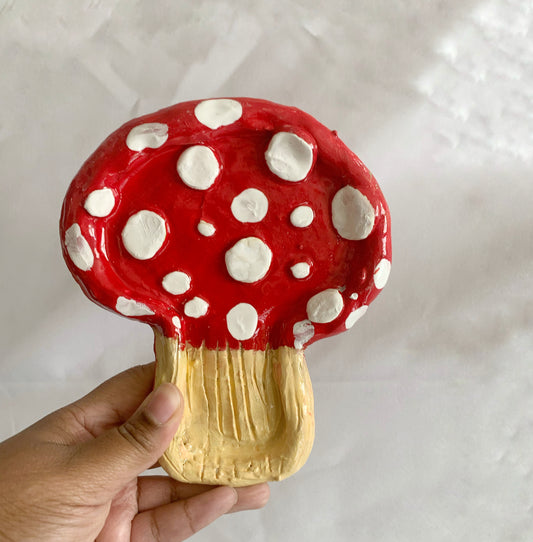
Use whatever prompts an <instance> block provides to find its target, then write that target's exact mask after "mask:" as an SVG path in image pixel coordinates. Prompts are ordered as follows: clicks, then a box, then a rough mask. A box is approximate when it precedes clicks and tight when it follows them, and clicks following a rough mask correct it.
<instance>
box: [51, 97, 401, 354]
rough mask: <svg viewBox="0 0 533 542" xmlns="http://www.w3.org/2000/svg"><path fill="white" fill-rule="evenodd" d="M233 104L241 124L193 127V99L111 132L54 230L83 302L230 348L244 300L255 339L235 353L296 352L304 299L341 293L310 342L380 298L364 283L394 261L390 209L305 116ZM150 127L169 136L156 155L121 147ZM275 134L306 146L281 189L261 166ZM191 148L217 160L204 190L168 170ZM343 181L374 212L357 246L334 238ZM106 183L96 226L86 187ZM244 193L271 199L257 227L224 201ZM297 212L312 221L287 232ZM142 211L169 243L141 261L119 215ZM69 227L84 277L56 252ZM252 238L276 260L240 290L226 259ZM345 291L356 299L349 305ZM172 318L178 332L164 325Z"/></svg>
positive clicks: (268, 105) (353, 162) (347, 154)
mask: <svg viewBox="0 0 533 542" xmlns="http://www.w3.org/2000/svg"><path fill="white" fill-rule="evenodd" d="M235 99H236V100H237V101H238V102H240V103H241V105H242V108H243V114H242V117H241V118H240V119H239V120H238V121H236V122H234V123H233V124H231V125H229V126H223V127H220V128H217V129H215V130H213V129H210V128H208V127H206V126H204V125H203V124H201V123H200V122H199V121H198V120H197V119H196V117H195V114H194V108H195V106H196V105H197V104H198V103H199V102H198V101H193V102H186V103H181V104H178V105H175V106H172V107H169V108H167V109H163V110H161V111H158V112H156V113H152V114H150V115H146V116H144V117H141V118H138V119H135V120H132V121H130V122H128V123H127V124H125V125H124V126H122V127H121V128H119V129H118V130H117V131H116V132H114V133H113V134H111V135H110V136H109V137H108V138H107V139H106V140H105V141H104V142H103V143H102V145H100V147H99V148H98V149H97V150H96V151H95V153H94V154H93V155H92V156H91V157H90V158H89V159H88V160H87V161H86V162H85V164H84V165H83V166H82V168H81V170H80V171H79V173H78V174H77V175H76V177H75V178H74V180H73V181H72V184H71V185H70V188H69V189H68V192H67V194H66V197H65V201H64V204H63V209H62V215H61V226H60V229H61V240H62V244H63V253H64V257H65V261H66V263H67V265H68V267H69V269H70V271H71V273H72V274H73V276H74V278H75V279H76V281H77V282H78V283H79V284H80V286H81V288H82V289H83V291H84V292H85V294H86V295H87V296H88V297H89V298H90V299H92V300H93V301H95V302H96V303H98V304H100V305H102V306H103V307H105V308H108V309H110V310H113V311H115V305H116V302H117V298H118V297H119V296H124V297H126V298H129V299H134V300H136V301H138V302H141V303H143V304H145V305H146V306H147V307H149V308H150V309H151V310H152V311H153V312H154V315H149V316H139V317H135V319H137V320H141V321H143V322H146V323H149V324H151V325H152V326H156V327H158V328H160V329H162V331H163V333H164V334H165V335H166V336H168V337H176V336H179V338H180V341H181V344H183V345H184V344H185V342H188V343H190V344H192V345H193V346H196V347H198V346H200V345H201V344H202V343H204V344H205V345H206V346H207V347H208V348H216V347H218V348H225V347H226V345H228V346H229V347H230V348H236V347H238V346H239V345H240V343H239V342H238V341H237V340H235V339H234V338H233V337H232V336H231V335H230V334H229V332H228V329H227V325H226V314H227V313H228V311H229V310H230V309H231V308H232V307H233V306H235V305H236V304H238V303H243V302H244V303H249V304H251V305H253V306H254V307H255V309H256V310H257V312H258V315H259V323H258V326H257V329H256V332H255V334H254V335H253V337H252V338H250V339H249V340H246V341H243V342H242V347H243V348H246V349H264V348H265V347H266V346H267V345H269V346H270V347H272V348H276V347H278V346H283V345H285V346H293V345H294V335H293V325H294V324H295V323H296V322H299V321H302V320H306V319H307V315H306V305H307V302H308V300H309V298H310V297H312V296H313V295H314V294H316V293H318V292H321V291H322V290H325V289H328V288H335V289H337V290H339V292H341V294H342V296H343V300H344V308H343V310H342V312H341V314H340V315H339V316H338V317H337V318H336V319H335V320H334V321H333V322H330V323H327V324H314V328H315V334H314V336H313V337H312V339H311V340H310V341H309V342H308V344H309V343H311V342H314V341H316V340H317V339H320V338H322V337H326V336H329V335H333V334H336V333H339V332H341V331H344V330H345V329H346V327H345V321H346V318H347V317H348V316H349V314H350V313H351V312H352V311H353V310H355V309H357V308H358V307H361V306H362V305H368V304H369V303H370V302H371V301H372V300H373V299H374V298H375V297H376V295H377V294H378V293H379V290H378V289H377V288H376V287H375V285H374V282H373V274H374V270H375V268H376V266H377V264H378V263H379V262H380V261H381V260H382V259H383V258H386V259H387V260H389V261H390V259H391V238H390V217H389V211H388V208H387V204H386V202H385V199H384V197H383V195H382V193H381V191H380V189H379V187H378V184H377V182H376V180H375V179H374V177H373V176H372V174H371V173H370V172H369V171H368V169H367V168H366V167H365V166H364V165H363V164H362V162H361V161H360V160H359V159H358V158H357V157H356V156H355V155H354V154H353V153H352V152H351V151H350V150H349V149H348V148H347V147H346V146H345V145H344V144H343V143H342V142H341V141H340V139H339V138H338V136H337V134H336V132H332V131H331V130H329V129H327V128H326V127H325V126H323V125H322V124H320V123H319V122H318V121H316V120H315V119H314V118H312V117H311V116H309V115H307V114H306V113H303V112H302V111H300V110H298V109H296V108H293V107H286V106H282V105H278V104H274V103H272V102H268V101H264V100H256V99H250V98H235ZM149 122H157V123H164V124H166V125H167V126H168V129H169V137H168V140H167V141H166V142H165V143H164V144H163V145H162V146H161V147H159V148H157V149H151V148H147V149H144V150H142V151H140V152H134V151H131V150H130V149H129V148H128V147H127V146H126V137H127V135H128V133H129V132H130V130H131V129H132V128H134V127H135V126H137V125H139V124H142V123H149ZM280 131H288V132H293V133H295V134H297V135H298V136H300V137H302V138H303V139H305V140H306V141H307V142H308V143H310V144H311V145H312V146H313V150H314V165H313V167H312V169H311V171H310V173H309V174H308V176H307V177H306V178H305V179H304V180H303V181H300V182H290V181H284V180H282V179H280V178H278V177H276V176H275V175H274V174H273V173H272V172H271V171H270V170H269V169H268V167H267V164H266V161H265V156H264V154H265V151H266V149H267V147H268V144H269V142H270V140H271V138H272V137H273V135H274V134H276V133H277V132H280ZM191 145H206V146H208V147H209V148H211V149H212V150H213V151H214V153H215V155H216V156H217V158H218V160H219V163H220V166H221V172H220V175H219V176H218V178H217V179H216V181H215V183H214V184H213V186H212V187H211V188H209V189H208V190H196V189H193V188H190V187H188V186H186V185H185V184H184V183H183V182H182V181H181V180H180V178H179V176H178V173H177V171H176V162H177V160H178V158H179V156H180V154H181V153H182V152H183V151H184V149H186V148H187V147H189V146H191ZM346 185H351V186H353V187H355V188H357V189H358V190H360V191H361V192H362V193H363V194H364V195H365V196H366V197H367V198H368V200H369V201H370V202H371V204H372V206H373V207H374V209H375V223H374V227H373V230H372V232H371V234H370V235H369V236H368V237H367V238H366V239H364V240H360V241H349V240H346V239H343V238H342V237H340V236H339V234H338V233H337V231H336V230H335V228H334V226H333V224H332V218H331V202H332V199H333V197H334V195H335V193H336V192H337V191H338V190H339V189H340V188H342V187H344V186H346ZM104 187H106V188H110V189H111V190H112V191H113V193H114V196H115V200H116V203H115V207H114V209H113V211H112V212H111V213H110V214H109V215H108V216H106V217H103V218H97V217H94V216H91V215H90V214H89V213H88V212H87V211H86V210H85V209H84V202H85V199H86V198H87V196H88V195H89V194H90V193H91V192H92V191H93V190H96V189H100V188H104ZM246 188H257V189H259V190H261V191H262V192H263V193H264V194H265V196H266V197H267V198H268V202H269V208H268V212H267V214H266V216H265V218H264V219H263V220H262V221H261V222H258V223H241V222H239V221H238V220H236V219H235V218H234V216H233V215H232V212H231V210H230V206H231V202H232V200H233V198H234V197H235V196H237V195H238V194H240V193H241V192H242V191H243V190H245V189H246ZM300 205H309V206H310V207H312V209H313V210H314V213H315V218H314V220H313V222H312V224H311V225H310V226H308V227H305V228H296V227H294V226H293V225H292V224H291V223H290V220H289V216H290V214H291V212H292V210H293V209H294V208H295V207H297V206H300ZM143 209H146V210H151V211H155V212H156V213H158V214H159V215H160V216H162V217H163V218H165V220H166V224H167V237H166V240H165V243H164V244H163V246H162V248H161V249H160V250H159V251H158V252H157V254H156V255H155V256H154V257H153V258H151V259H149V260H144V261H141V260H136V259H135V258H133V257H132V256H131V255H130V254H129V253H128V252H127V251H126V250H125V248H124V246H123V244H122V241H121V232H122V229H123V228H124V225H125V224H126V221H127V220H128V218H129V217H130V216H131V215H133V214H135V213H136V212H138V211H140V210H143ZM200 220H205V221H206V222H209V223H211V224H213V225H214V226H215V228H216V232H215V234H214V235H213V236H211V237H205V236H202V235H201V234H200V233H199V232H198V230H197V225H198V222H199V221H200ZM74 223H77V224H78V225H79V226H80V228H81V233H82V235H83V237H84V238H85V239H86V240H87V241H88V243H89V245H90V247H91V250H92V252H93V254H94V264H93V265H92V267H91V269H89V270H88V271H81V270H80V269H78V268H77V267H76V266H75V265H74V264H73V263H72V261H71V259H70V258H69V255H68V252H67V250H66V247H65V242H64V239H65V232H66V230H68V228H69V227H71V226H72V225H73V224H74ZM251 236H253V237H258V238H260V239H262V240H263V241H264V242H265V243H266V244H267V245H268V246H269V247H270V248H271V250H272V252H273V259H272V264H271V266H270V269H269V271H268V273H267V274H266V276H265V277H264V278H263V279H261V280H259V281H258V282H256V283H252V284H244V283H241V282H237V281H235V280H233V279H232V278H231V277H230V276H229V274H228V271H227V269H226V265H225V260H224V257H225V253H226V251H227V250H228V249H229V248H231V247H232V246H233V245H234V244H235V243H236V242H237V241H238V240H239V239H242V238H244V237H251ZM302 261H305V262H308V263H309V264H310V265H311V272H310V274H309V276H308V277H307V278H304V279H296V278H294V276H293V274H292V272H291V270H290V268H291V266H292V265H294V264H295V263H297V262H302ZM172 271H183V272H185V273H187V274H188V275H189V276H190V277H191V279H192V281H191V288H190V290H189V291H187V292H186V293H184V294H180V295H172V294H169V293H168V292H166V291H165V290H164V289H163V287H162V285H161V281H162V279H163V277H164V276H165V275H167V274H168V273H170V272H172ZM354 293H357V299H355V300H354V299H352V298H351V297H350V296H351V294H354ZM195 296H198V297H201V298H202V299H204V300H206V301H207V302H208V303H209V309H208V311H207V314H206V315H205V316H202V317H200V318H191V317H187V316H185V314H184V304H185V303H186V302H187V301H189V300H190V299H192V298H193V297H195ZM176 316H177V317H178V318H179V321H180V324H181V325H180V327H179V328H177V327H176V326H175V324H174V323H173V322H172V320H173V317H176Z"/></svg>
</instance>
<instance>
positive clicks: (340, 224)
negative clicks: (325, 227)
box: [331, 185, 376, 241]
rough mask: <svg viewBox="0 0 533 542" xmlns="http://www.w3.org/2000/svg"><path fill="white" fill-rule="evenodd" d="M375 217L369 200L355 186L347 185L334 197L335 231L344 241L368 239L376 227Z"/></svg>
mask: <svg viewBox="0 0 533 542" xmlns="http://www.w3.org/2000/svg"><path fill="white" fill-rule="evenodd" d="M375 216H376V214H375V212H374V208H373V207H372V204H371V203H370V201H368V198H367V197H366V196H364V195H363V194H362V193H361V192H360V191H359V190H357V189H356V188H354V187H353V186H350V185H346V186H345V187H343V188H341V189H340V190H338V191H337V193H336V194H335V196H333V201H332V202H331V218H332V221H333V225H334V226H335V229H336V230H337V232H338V233H339V235H340V236H341V237H343V238H344V239H348V240H350V241H360V240H361V239H366V238H367V237H368V236H369V235H370V232H371V231H372V229H373V227H374V220H375Z"/></svg>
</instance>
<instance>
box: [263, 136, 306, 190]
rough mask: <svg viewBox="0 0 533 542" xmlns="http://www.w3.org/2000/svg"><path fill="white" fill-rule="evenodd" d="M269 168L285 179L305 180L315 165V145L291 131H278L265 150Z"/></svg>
mask: <svg viewBox="0 0 533 542" xmlns="http://www.w3.org/2000/svg"><path fill="white" fill-rule="evenodd" d="M265 159H266V163H267V166H268V169H270V171H272V173H274V175H277V176H278V177H279V178H280V179H283V180H285V181H303V179H305V177H306V176H307V174H308V173H309V171H310V170H311V167H312V165H313V147H312V146H311V145H309V143H307V141H305V140H304V139H302V138H301V137H299V136H297V135H296V134H293V133H291V132H278V133H277V134H276V135H275V136H274V137H273V138H272V139H271V140H270V144H269V145H268V149H267V151H266V152H265Z"/></svg>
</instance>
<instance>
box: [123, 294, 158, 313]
mask: <svg viewBox="0 0 533 542" xmlns="http://www.w3.org/2000/svg"><path fill="white" fill-rule="evenodd" d="M115 309H116V310H117V311H118V312H120V314H123V315H124V316H149V315H150V314H154V311H152V310H150V308H148V307H147V306H146V305H145V304H144V303H140V302H139V301H135V300H134V299H128V298H127V297H122V296H121V297H119V298H118V299H117V303H116V305H115Z"/></svg>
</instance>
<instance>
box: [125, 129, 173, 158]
mask: <svg viewBox="0 0 533 542" xmlns="http://www.w3.org/2000/svg"><path fill="white" fill-rule="evenodd" d="M167 139H168V126H167V125H166V124H161V123H159V122H147V123H145V124H139V126H135V128H133V129H132V130H130V133H129V134H128V137H127V138H126V145H127V146H128V149H130V150H131V151H136V152H139V151H142V150H144V149H146V148H149V149H157V148H158V147H161V145H163V144H164V143H165V142H166V140H167Z"/></svg>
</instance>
